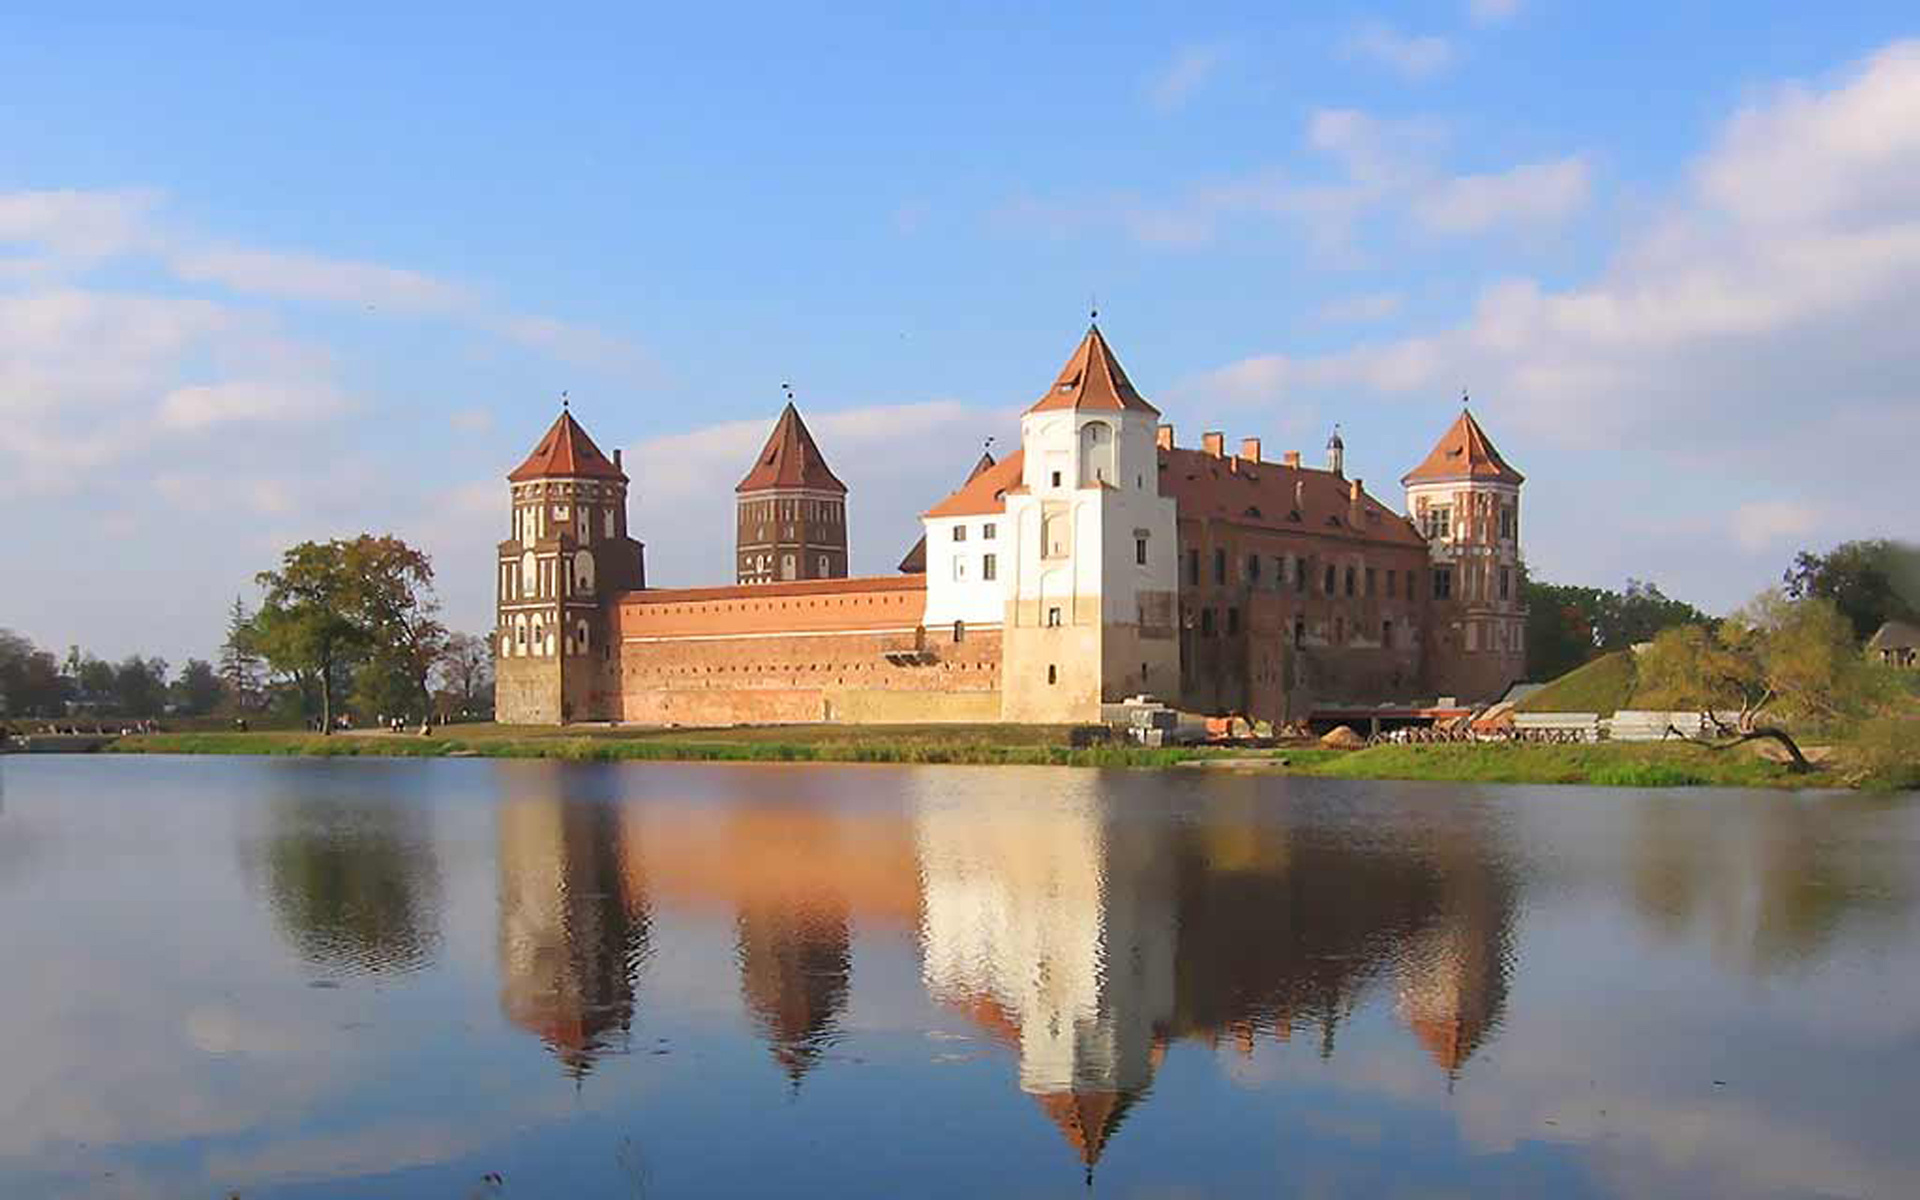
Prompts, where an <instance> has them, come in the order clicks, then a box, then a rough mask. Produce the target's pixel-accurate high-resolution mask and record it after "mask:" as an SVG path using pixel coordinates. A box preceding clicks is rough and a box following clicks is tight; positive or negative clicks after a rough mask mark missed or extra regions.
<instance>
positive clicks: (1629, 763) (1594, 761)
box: [1307, 742, 1845, 787]
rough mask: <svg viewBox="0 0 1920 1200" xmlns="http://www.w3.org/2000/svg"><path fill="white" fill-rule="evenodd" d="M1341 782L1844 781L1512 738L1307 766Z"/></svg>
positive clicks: (1612, 745)
mask: <svg viewBox="0 0 1920 1200" xmlns="http://www.w3.org/2000/svg"><path fill="white" fill-rule="evenodd" d="M1307 773H1309V774H1313V775H1324V776H1327V777H1329V778H1335V779H1431V780H1445V781H1451V782H1458V783H1584V784H1594V785H1599V786H1615V787H1694V786H1705V787H1842V786H1845V784H1844V783H1843V782H1842V781H1841V780H1840V779H1838V778H1833V777H1829V776H1824V775H1821V774H1816V775H1813V776H1806V775H1794V774H1792V773H1790V772H1789V771H1788V770H1787V769H1786V768H1785V767H1782V766H1778V765H1776V764H1774V763H1771V762H1768V761H1766V760H1765V759H1762V758H1760V757H1759V756H1758V755H1755V754H1753V753H1751V752H1749V751H1748V750H1746V749H1733V750H1724V751H1718V752H1716V751H1712V750H1707V749H1705V748H1703V747H1699V746H1682V745H1673V744H1670V743H1669V744H1661V743H1657V742H1634V743H1619V742H1602V743H1598V744H1589V745H1580V746H1542V745H1523V744H1507V743H1479V744H1473V743H1468V744H1441V745H1431V746H1374V747H1372V748H1371V749H1367V750H1357V751H1354V752H1353V753H1351V754H1347V755H1344V756H1342V757H1340V758H1336V759H1333V760H1331V761H1327V762H1322V763H1319V764H1316V765H1314V766H1311V767H1308V768H1307Z"/></svg>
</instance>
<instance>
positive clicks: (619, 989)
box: [499, 789, 648, 1078]
mask: <svg viewBox="0 0 1920 1200" xmlns="http://www.w3.org/2000/svg"><path fill="white" fill-rule="evenodd" d="M499 837H500V971H501V987H500V1007H501V1009H502V1010H503V1011H504V1012H505V1013H506V1016H507V1018H508V1019H509V1020H511V1021H512V1022H513V1023H514V1024H516V1025H519V1026H520V1027H521V1028H523V1029H526V1030H528V1031H529V1032H531V1033H534V1034H537V1035H538V1036H539V1037H540V1039H541V1040H542V1041H544V1042H545V1043H546V1044H547V1046H548V1048H549V1049H551V1050H552V1051H553V1053H554V1055H555V1056H556V1057H558V1058H559V1059H560V1061H561V1062H562V1063H563V1064H564V1065H565V1067H566V1070H567V1072H568V1074H570V1075H573V1076H575V1077H576V1078H578V1077H581V1076H584V1075H585V1074H586V1073H587V1072H588V1071H591V1070H592V1069H593V1064H594V1062H595V1061H596V1060H597V1059H598V1058H599V1056H600V1055H602V1054H603V1053H606V1052H607V1051H608V1050H610V1049H618V1048H620V1047H621V1046H622V1044H623V1043H624V1040H625V1038H626V1035H627V1031H628V1028H629V1026H630V1025H631V1023H632V1020H633V1009H634V977H635V973H636V971H637V968H638V965H639V960H640V959H641V958H642V957H643V956H644V954H645V953H646V950H647V936H648V913H647V901H646V895H645V892H644V889H643V887H642V886H641V881H642V879H643V876H642V875H641V874H640V872H639V870H638V869H637V868H638V866H639V860H638V846H637V844H636V840H635V839H634V838H633V837H632V836H630V831H629V830H628V829H627V828H626V823H625V822H624V820H623V819H622V814H621V811H620V810H619V809H617V808H614V807H612V806H611V805H608V804H606V803H602V802H600V801H598V800H596V799H593V798H583V797H572V796H566V795H564V794H561V793H559V791H558V789H556V791H555V793H553V794H542V795H518V796H513V797H511V798H509V799H507V800H506V801H504V802H503V803H502V805H501V807H500V814H499Z"/></svg>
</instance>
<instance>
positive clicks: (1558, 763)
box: [106, 726, 1855, 788]
mask: <svg viewBox="0 0 1920 1200" xmlns="http://www.w3.org/2000/svg"><path fill="white" fill-rule="evenodd" d="M106 752H108V753H118V754H215V755H222V754H237V755H267V756H310V757H385V758H446V757H460V758H547V759H559V760H562V761H570V762H739V763H756V762H758V763H893V764H903V765H918V764H949V765H972V766H1072V767H1108V768H1149V769H1150V768H1165V767H1176V766H1187V767H1220V768H1233V769H1242V770H1251V771H1255V772H1262V773H1268V772H1270V773H1275V774H1291V775H1305V776H1314V777H1320V778H1328V779H1367V780H1382V781H1385V780H1413V781H1422V780H1424V781H1434V782H1448V783H1481V784H1584V785H1589V786H1598V787H1634V788H1655V787H1746V788H1755V787H1763V788H1844V787H1848V786H1852V784H1853V783H1854V782H1855V781H1853V780H1850V779H1848V778H1845V777H1843V776H1842V774H1840V773H1839V772H1836V771H1832V770H1823V771H1819V772H1816V773H1814V774H1812V775H1794V774H1792V773H1791V772H1789V771H1788V770H1787V769H1786V768H1785V767H1784V766H1781V765H1779V764H1776V763H1773V762H1769V761H1767V760H1765V759H1762V758H1760V757H1759V756H1757V755H1754V754H1750V753H1746V752H1744V751H1727V752H1722V753H1715V752H1712V751H1708V750H1705V749H1703V748H1701V747H1697V746H1681V745H1673V744H1659V743H1632V744H1622V743H1599V744H1588V745H1575V746H1544V745H1520V744H1503V743H1480V744H1440V745H1411V746H1401V745H1387V746H1374V747H1371V748H1368V749H1365V750H1356V751H1336V750H1328V749H1324V748H1322V747H1319V746H1313V745H1301V746H1290V747H1282V748H1279V749H1266V750H1240V749H1225V748H1214V747H1203V746H1202V747H1189V746H1182V747H1165V748H1155V747H1145V746H1130V745H1121V744H1115V745H1105V746H1089V747H1073V746H1070V745H1068V744H1067V739H1066V731H1065V730H1064V729H1062V728H1034V727H1020V726H975V727H961V728H942V727H940V726H898V727H882V726H866V727H851V726H764V727H751V728H736V729H667V730H633V729H595V730H588V731H581V730H573V729H569V730H558V729H526V728H515V727H502V726H455V727H452V728H450V729H447V730H444V731H443V732H442V733H440V734H436V735H435V736H432V737H425V738H420V737H410V736H392V735H386V734H366V733H361V734H352V733H347V734H336V735H334V736H333V737H322V736H320V735H318V734H312V733H301V732H252V733H236V732H218V733H212V732H210V733H157V734H137V735H132V736H129V737H125V738H121V739H120V740H119V741H117V742H115V743H113V744H112V745H110V746H108V747H107V748H106Z"/></svg>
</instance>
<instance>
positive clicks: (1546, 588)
mask: <svg viewBox="0 0 1920 1200" xmlns="http://www.w3.org/2000/svg"><path fill="white" fill-rule="evenodd" d="M1523 586H1524V592H1523V595H1524V596H1525V598H1526V603H1527V672H1528V674H1530V675H1532V676H1533V677H1534V678H1536V679H1553V678H1557V677H1559V676H1561V675H1564V674H1566V673H1567V672H1568V671H1571V670H1573V669H1574V668H1575V667H1577V666H1579V665H1581V664H1582V663H1584V662H1587V661H1589V660H1590V659H1592V658H1594V657H1596V656H1597V655H1601V654H1607V653H1611V652H1612V651H1615V650H1625V649H1627V648H1629V647H1631V646H1635V645H1638V644H1640V643H1641V642H1646V641H1650V640H1652V638H1653V637H1654V635H1655V634H1657V633H1659V632H1660V631H1661V630H1663V629H1670V628H1672V627H1674V626H1676V625H1686V624H1696V625H1707V624H1711V622H1712V618H1710V617H1708V616H1707V615H1706V614H1705V613H1703V612H1701V611H1700V610H1699V609H1697V608H1695V607H1693V605H1691V604H1688V603H1686V602H1685V601H1682V600H1675V599H1673V598H1672V597H1670V596H1668V595H1666V594H1665V593H1664V592H1662V591H1661V590H1660V588H1659V585H1657V584H1653V583H1649V582H1647V581H1645V580H1640V579H1629V580H1627V586H1626V590H1625V591H1620V592H1616V591H1611V590H1609V589H1606V588H1595V587H1581V586H1577V585H1570V584H1553V583H1545V582H1541V581H1537V580H1534V579H1531V578H1525V579H1524V584H1523Z"/></svg>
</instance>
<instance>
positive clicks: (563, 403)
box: [560, 391, 567, 408]
mask: <svg viewBox="0 0 1920 1200" xmlns="http://www.w3.org/2000/svg"><path fill="white" fill-rule="evenodd" d="M560 407H561V408H565V407H567V393H566V392H564V391H562V392H561V393H560Z"/></svg>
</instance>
